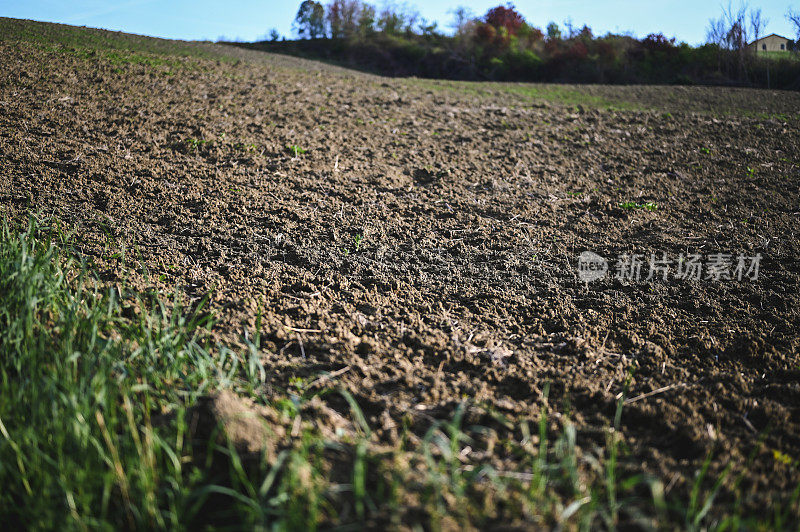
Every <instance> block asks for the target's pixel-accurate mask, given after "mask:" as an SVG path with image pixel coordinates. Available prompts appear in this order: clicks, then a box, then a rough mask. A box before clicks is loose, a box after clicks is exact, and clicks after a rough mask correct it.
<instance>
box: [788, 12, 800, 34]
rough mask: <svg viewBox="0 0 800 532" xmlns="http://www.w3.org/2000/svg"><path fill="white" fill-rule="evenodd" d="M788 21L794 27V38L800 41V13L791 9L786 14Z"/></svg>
mask: <svg viewBox="0 0 800 532" xmlns="http://www.w3.org/2000/svg"><path fill="white" fill-rule="evenodd" d="M786 20H788V21H789V22H791V23H792V26H794V36H795V38H796V39H797V41H800V12H798V11H794V10H793V9H792V8H789V11H787V12H786Z"/></svg>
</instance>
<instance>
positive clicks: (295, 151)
mask: <svg viewBox="0 0 800 532" xmlns="http://www.w3.org/2000/svg"><path fill="white" fill-rule="evenodd" d="M286 151H288V152H289V153H291V154H292V155H294V156H295V157H297V156H299V155H303V154H304V153H306V152H307V151H308V150H306V149H304V148H301V147H300V146H298V145H297V144H287V145H286Z"/></svg>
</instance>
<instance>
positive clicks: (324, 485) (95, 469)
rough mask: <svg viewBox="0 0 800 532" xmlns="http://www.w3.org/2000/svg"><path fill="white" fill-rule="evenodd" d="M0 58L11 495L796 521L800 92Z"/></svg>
mask: <svg viewBox="0 0 800 532" xmlns="http://www.w3.org/2000/svg"><path fill="white" fill-rule="evenodd" d="M0 58H2V59H1V61H2V64H3V71H4V76H3V77H2V78H0V109H1V110H2V112H0V160H2V164H0V209H2V215H3V217H4V220H5V224H6V225H7V227H10V229H8V228H7V229H6V230H4V231H3V232H2V239H1V240H2V243H1V244H0V273H2V275H0V294H2V296H3V297H2V298H0V299H1V300H2V302H0V331H2V332H0V350H2V351H3V353H4V356H3V357H2V361H0V377H2V383H3V384H2V386H0V421H1V423H0V429H2V430H0V482H2V485H3V486H4V488H3V490H2V492H0V521H5V522H9V523H12V524H16V525H20V526H26V527H27V528H55V527H59V528H60V527H64V526H68V527H74V528H82V527H86V528H103V527H106V528H124V529H129V528H131V529H132V528H202V527H214V526H216V527H222V526H228V527H234V528H248V529H252V528H254V527H256V526H264V527H267V526H272V525H275V526H283V527H285V528H289V529H313V528H315V527H320V528H327V527H334V526H344V525H350V526H354V527H361V528H369V529H376V528H387V527H389V528H403V527H409V528H410V527H413V526H415V525H419V526H422V527H423V528H425V529H471V528H480V529H483V528H491V527H511V528H519V529H540V528H543V527H544V528H553V527H557V526H563V527H566V528H568V529H577V528H616V527H619V528H659V529H660V528H668V529H672V528H681V529H683V528H687V529H700V528H717V527H723V526H725V525H727V526H730V527H734V528H736V527H739V526H742V527H745V528H768V529H774V528H795V527H796V526H797V525H798V523H800V507H798V503H799V501H798V493H800V491H798V489H799V486H800V475H798V467H800V462H798V459H799V458H800V439H799V438H798V434H800V395H799V392H798V387H797V380H798V378H800V369H798V368H800V352H798V349H800V335H799V334H798V331H799V329H798V323H800V320H799V318H800V316H798V308H800V295H799V294H800V290H799V288H800V287H799V286H798V284H799V283H800V274H798V271H797V268H796V264H797V261H798V259H799V258H800V243H798V240H797V238H796V230H797V220H798V205H797V198H798V197H800V196H799V194H800V170H799V169H800V159H798V153H800V135H799V133H800V94H798V93H796V92H784V91H766V90H756V89H735V88H711V87H687V86H656V85H641V86H609V85H591V86H579V85H559V84H533V83H497V82H482V83H479V82H466V81H442V80H423V79H417V78H408V79H402V78H387V77H380V76H377V75H372V74H368V73H363V72H357V71H353V70H348V69H345V68H342V67H338V66H332V65H329V64H325V63H320V62H313V61H310V60H305V59H299V58H293V57H288V56H282V55H277V54H270V53H265V52H260V51H256V50H245V49H242V48H241V47H234V46H227V45H221V44H211V43H193V42H178V41H168V40H162V39H153V38H149V37H140V36H133V35H126V34H120V33H115V32H106V31H102V30H92V29H87V28H74V27H70V26H63V25H55V24H45V23H38V22H31V21H19V20H13V19H0ZM30 216H34V217H35V218H36V220H37V221H36V222H35V223H34V225H33V228H31V229H30V230H28V229H26V227H27V225H26V224H27V223H28V222H27V220H28V218H29V217H30ZM51 245H53V246H55V247H51ZM26 246H30V247H26ZM586 251H591V252H593V253H596V254H598V255H600V256H602V257H604V258H606V259H607V260H608V264H607V265H608V268H609V271H608V274H607V275H606V276H605V277H604V278H602V279H599V280H595V281H593V282H591V283H589V282H584V281H583V280H582V278H580V277H579V275H578V267H577V265H578V259H579V256H580V255H581V254H582V253H583V252H586ZM719 254H722V255H728V260H729V261H731V262H730V263H729V264H728V266H729V268H728V270H727V274H728V275H727V278H726V277H725V276H724V275H723V276H722V277H719V276H716V277H715V276H714V274H713V271H714V270H706V269H704V270H702V273H701V274H700V275H699V276H698V277H697V278H695V277H693V276H692V275H687V274H686V271H685V267H686V262H680V264H679V263H678V258H679V257H682V258H683V260H685V261H689V260H692V259H690V257H689V256H690V255H699V256H700V259H701V260H702V261H703V264H704V265H707V264H708V263H709V261H712V262H713V261H714V260H717V261H718V260H721V259H720V258H719V257H717V259H714V258H713V256H714V255H719ZM631 256H638V257H639V259H638V260H640V261H641V263H640V267H641V270H640V272H641V274H642V275H641V276H636V277H634V275H633V273H635V272H636V270H630V269H628V270H625V268H626V267H625V264H622V266H620V265H619V263H618V261H617V259H618V258H619V257H628V259H630V257H631ZM756 256H758V257H760V269H759V271H758V274H757V275H754V272H753V270H752V268H750V266H752V264H751V262H752V261H750V262H748V263H747V266H748V268H746V271H740V272H738V274H737V271H736V270H735V269H734V268H735V267H736V266H737V261H738V260H739V257H747V258H753V257H756ZM667 257H668V258H670V259H671V260H672V262H671V263H670V265H669V267H668V268H667V269H668V270H669V272H668V273H669V275H664V276H663V277H662V271H661V270H659V271H657V272H656V273H655V274H654V275H652V276H648V273H649V272H648V266H649V264H650V262H651V261H653V260H656V259H660V260H663V259H664V258H667ZM70 259H72V260H70ZM723 259H724V257H723ZM748 260H750V259H748ZM681 268H683V273H684V276H683V277H680V276H679V275H676V274H677V273H678V272H680V271H681ZM623 271H628V273H629V274H630V275H627V276H622V275H617V274H619V273H620V272H623ZM80 272H84V273H85V277H81V275H79V274H80ZM709 272H711V273H709ZM623 277H624V278H623ZM43 279H44V280H43ZM83 281H85V282H83ZM95 286H97V289H96V291H95V288H94V287H95ZM204 298H206V299H207V303H206V302H204ZM212 317H213V320H211V318H212ZM109 346H112V347H109ZM92 361H94V362H92ZM765 508H769V509H770V512H765V511H764V509H765ZM3 517H5V519H3ZM65 524H66V525H65Z"/></svg>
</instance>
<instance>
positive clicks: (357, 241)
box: [342, 235, 364, 256]
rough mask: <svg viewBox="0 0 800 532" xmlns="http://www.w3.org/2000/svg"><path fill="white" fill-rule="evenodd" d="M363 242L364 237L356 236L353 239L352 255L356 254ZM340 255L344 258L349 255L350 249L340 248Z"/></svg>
mask: <svg viewBox="0 0 800 532" xmlns="http://www.w3.org/2000/svg"><path fill="white" fill-rule="evenodd" d="M363 241H364V237H363V236H361V235H356V236H355V238H353V253H358V252H359V251H360V250H361V242H363ZM342 253H343V254H344V255H345V256H348V255H350V248H342Z"/></svg>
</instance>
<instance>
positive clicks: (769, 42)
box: [748, 33, 792, 52]
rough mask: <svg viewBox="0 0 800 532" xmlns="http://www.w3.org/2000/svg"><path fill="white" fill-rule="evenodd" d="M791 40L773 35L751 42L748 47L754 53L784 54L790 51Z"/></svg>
mask: <svg viewBox="0 0 800 532" xmlns="http://www.w3.org/2000/svg"><path fill="white" fill-rule="evenodd" d="M791 45H792V40H791V39H787V38H786V37H781V36H780V35H776V34H775V33H773V34H772V35H767V36H766V37H761V38H760V39H758V40H757V41H753V42H751V43H750V44H748V46H749V47H750V48H753V49H755V51H756V52H784V51H786V50H789V49H791Z"/></svg>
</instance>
